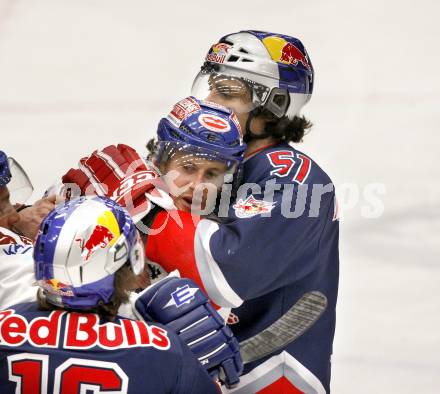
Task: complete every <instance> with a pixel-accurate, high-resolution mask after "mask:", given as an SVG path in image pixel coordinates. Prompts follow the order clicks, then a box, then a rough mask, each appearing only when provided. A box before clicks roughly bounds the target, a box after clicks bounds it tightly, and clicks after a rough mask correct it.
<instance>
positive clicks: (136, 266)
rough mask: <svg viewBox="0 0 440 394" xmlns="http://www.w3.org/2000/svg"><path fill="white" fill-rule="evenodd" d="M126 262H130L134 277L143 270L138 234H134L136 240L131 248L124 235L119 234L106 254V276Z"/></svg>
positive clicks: (143, 260)
mask: <svg viewBox="0 0 440 394" xmlns="http://www.w3.org/2000/svg"><path fill="white" fill-rule="evenodd" d="M129 251H130V252H129ZM129 253H130V254H129ZM127 261H129V262H130V266H131V270H132V271H133V273H134V274H135V275H139V274H140V273H141V272H142V270H143V269H144V265H145V258H144V249H143V246H142V239H141V237H140V236H139V233H138V232H136V239H135V240H134V242H133V245H132V246H131V248H129V246H128V241H127V238H126V237H125V235H123V234H121V236H120V237H119V239H118V240H117V242H116V243H115V244H114V245H113V246H112V247H111V248H110V249H109V250H108V252H107V259H106V264H105V270H106V271H107V272H108V274H113V273H115V272H116V271H117V270H118V269H119V268H121V267H122V266H123V265H124V264H125V263H127Z"/></svg>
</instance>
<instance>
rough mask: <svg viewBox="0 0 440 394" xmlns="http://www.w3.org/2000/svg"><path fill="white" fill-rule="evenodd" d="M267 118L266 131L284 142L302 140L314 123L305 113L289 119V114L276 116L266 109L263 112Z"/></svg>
mask: <svg viewBox="0 0 440 394" xmlns="http://www.w3.org/2000/svg"><path fill="white" fill-rule="evenodd" d="M261 116H263V117H264V118H265V120H266V126H265V132H266V133H267V134H268V135H270V136H271V137H272V138H274V139H276V140H278V141H284V142H297V143H298V142H302V141H303V138H304V136H305V135H306V134H308V133H309V131H310V129H311V128H312V126H313V124H312V122H311V121H310V120H308V119H307V118H306V117H305V116H304V115H303V116H296V115H295V116H294V117H293V119H289V118H288V117H287V116H283V117H282V118H279V119H278V118H275V117H274V116H273V115H272V114H271V113H270V112H268V111H264V110H263V113H262V114H261Z"/></svg>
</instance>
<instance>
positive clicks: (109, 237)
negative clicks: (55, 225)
mask: <svg viewBox="0 0 440 394" xmlns="http://www.w3.org/2000/svg"><path fill="white" fill-rule="evenodd" d="M119 236H120V231H119V225H118V221H117V220H116V217H115V215H113V213H112V212H111V211H105V212H103V213H102V214H101V215H99V216H98V218H97V224H96V225H95V226H94V227H93V229H92V231H91V232H90V234H89V236H88V237H87V238H85V237H78V238H76V239H75V241H77V242H78V244H79V247H80V248H81V256H82V257H83V260H84V261H88V260H89V259H90V257H91V256H92V255H93V253H95V252H96V251H97V250H98V249H104V248H106V247H107V246H108V245H110V246H111V245H113V244H114V243H115V242H116V240H117V239H118V237H119Z"/></svg>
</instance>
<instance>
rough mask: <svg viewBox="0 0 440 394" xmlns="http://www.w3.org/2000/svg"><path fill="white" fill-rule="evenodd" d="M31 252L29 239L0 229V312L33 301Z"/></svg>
mask: <svg viewBox="0 0 440 394" xmlns="http://www.w3.org/2000/svg"><path fill="white" fill-rule="evenodd" d="M33 252H34V247H33V243H32V241H31V240H30V239H29V238H26V237H23V236H20V235H18V234H16V233H14V232H12V231H11V230H8V229H6V228H4V227H0V310H3V309H6V308H7V307H9V306H11V305H14V304H19V303H22V302H29V301H35V299H36V294H37V289H38V287H36V286H35V275H34V260H33V257H32V255H33Z"/></svg>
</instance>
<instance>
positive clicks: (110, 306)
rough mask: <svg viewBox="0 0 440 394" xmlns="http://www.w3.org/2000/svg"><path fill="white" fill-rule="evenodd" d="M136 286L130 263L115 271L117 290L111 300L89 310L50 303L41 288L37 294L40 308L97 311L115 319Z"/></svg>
mask: <svg viewBox="0 0 440 394" xmlns="http://www.w3.org/2000/svg"><path fill="white" fill-rule="evenodd" d="M135 287H136V276H135V274H134V273H133V271H132V270H131V267H130V265H129V264H124V265H123V266H122V267H121V268H119V269H118V270H117V271H116V273H115V291H114V293H113V295H112V297H111V299H110V302H108V303H106V304H104V303H99V304H98V305H97V306H96V307H94V308H91V309H88V310H74V309H70V308H62V307H59V306H56V305H53V304H52V303H50V302H49V301H48V300H47V299H46V297H45V295H44V293H43V292H42V291H41V290H40V291H39V292H38V295H37V301H38V306H39V309H40V310H43V311H52V310H57V309H62V310H67V311H75V312H86V313H96V314H98V315H99V316H100V317H101V318H103V319H105V320H107V321H113V320H114V319H115V317H116V315H117V313H118V309H119V307H120V306H121V304H123V303H125V302H128V300H129V296H130V291H132V290H134V288H135Z"/></svg>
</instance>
